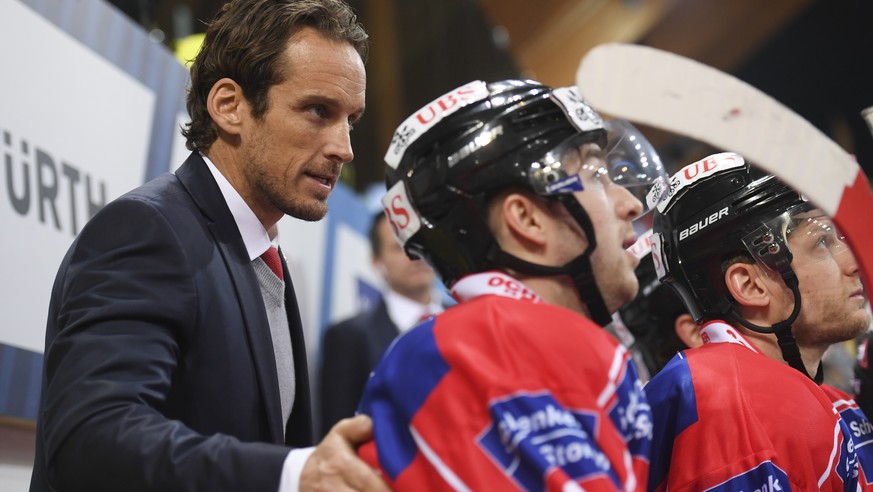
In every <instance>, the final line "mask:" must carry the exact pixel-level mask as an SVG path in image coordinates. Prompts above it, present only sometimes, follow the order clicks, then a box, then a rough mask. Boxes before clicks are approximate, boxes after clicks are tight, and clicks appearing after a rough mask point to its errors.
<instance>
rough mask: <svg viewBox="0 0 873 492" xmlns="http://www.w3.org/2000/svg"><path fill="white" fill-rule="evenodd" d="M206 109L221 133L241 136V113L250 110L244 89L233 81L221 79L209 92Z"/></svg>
mask: <svg viewBox="0 0 873 492" xmlns="http://www.w3.org/2000/svg"><path fill="white" fill-rule="evenodd" d="M206 109H207V110H208V111H209V116H211V117H212V121H214V122H215V124H216V125H217V126H218V127H219V128H220V129H221V131H223V132H225V133H229V134H231V135H237V134H239V133H240V131H241V128H240V127H241V125H242V114H241V113H242V111H246V110H247V109H248V106H247V103H246V99H245V97H244V96H243V91H242V87H240V85H239V84H237V83H236V82H234V81H233V79H229V78H226V77H225V78H223V79H220V80H219V81H217V82H216V83H215V84H214V85H213V86H212V89H211V90H210V91H209V96H208V97H207V99H206Z"/></svg>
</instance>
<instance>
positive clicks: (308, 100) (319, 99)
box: [301, 94, 366, 119]
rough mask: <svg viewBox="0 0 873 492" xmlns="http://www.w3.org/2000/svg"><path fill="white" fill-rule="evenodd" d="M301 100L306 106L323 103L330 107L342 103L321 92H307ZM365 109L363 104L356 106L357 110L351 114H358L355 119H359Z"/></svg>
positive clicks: (335, 106) (338, 106) (337, 106)
mask: <svg viewBox="0 0 873 492" xmlns="http://www.w3.org/2000/svg"><path fill="white" fill-rule="evenodd" d="M301 101H302V104H303V105H304V106H308V105H310V104H323V105H325V106H329V107H331V108H340V107H342V103H341V102H340V101H339V100H338V99H336V98H333V97H329V96H325V95H323V94H307V95H305V96H303V98H302V99H301ZM365 109H366V107H365V106H361V107H360V108H358V110H357V111H354V112H352V114H356V115H358V118H357V119H360V118H361V117H362V116H364V110H365Z"/></svg>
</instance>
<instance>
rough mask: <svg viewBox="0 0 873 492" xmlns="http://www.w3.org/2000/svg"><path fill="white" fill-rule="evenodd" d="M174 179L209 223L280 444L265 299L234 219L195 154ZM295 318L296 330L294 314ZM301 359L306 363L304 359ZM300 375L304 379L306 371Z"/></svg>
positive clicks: (295, 342) (279, 416)
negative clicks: (237, 301) (223, 263)
mask: <svg viewBox="0 0 873 492" xmlns="http://www.w3.org/2000/svg"><path fill="white" fill-rule="evenodd" d="M176 176H177V177H178V178H179V181H180V182H181V183H182V185H183V186H184V187H185V189H186V190H188V193H190V194H191V197H192V198H193V199H194V202H195V203H196V204H197V206H198V207H199V208H200V210H201V211H202V212H203V214H204V215H205V216H206V217H207V219H208V226H209V229H210V232H211V233H212V235H213V237H214V238H215V243H216V246H217V247H218V250H219V251H220V253H221V256H222V257H223V259H224V262H225V265H226V266H227V269H228V272H229V274H230V278H231V281H232V283H233V287H234V290H235V292H236V296H237V299H238V300H239V306H240V310H241V311H242V316H243V320H244V323H245V329H246V336H247V337H248V340H249V346H250V348H251V355H252V361H253V363H254V366H255V372H256V374H257V378H258V385H259V387H260V390H261V394H262V395H263V397H264V407H265V409H266V414H267V422H268V424H269V426H270V433H271V437H272V440H273V442H276V443H281V442H284V441H285V439H284V436H283V433H282V408H281V402H280V399H279V379H278V375H277V374H276V359H275V355H274V353H273V340H272V337H271V335H270V325H269V321H268V320H267V313H266V311H265V309H264V301H263V299H262V297H261V290H260V284H259V283H258V279H257V277H256V276H255V272H254V270H253V269H252V267H251V262H250V261H249V257H248V252H247V251H246V248H245V244H244V243H243V240H242V237H241V236H240V233H239V229H238V228H237V226H236V221H235V220H234V218H233V215H232V214H231V213H230V210H229V209H228V208H227V203H226V202H225V201H224V197H223V196H222V194H221V190H220V189H219V188H218V185H217V184H216V183H215V179H214V178H213V177H212V174H211V173H210V172H209V168H208V167H207V166H206V163H205V162H204V161H203V159H202V158H201V157H200V155H199V154H198V153H196V152H194V153H192V154H191V156H190V157H188V159H187V160H186V161H185V163H184V164H183V165H182V167H180V168H179V169H178V170H177V171H176ZM286 278H288V277H286ZM286 290H291V293H292V297H293V288H292V289H286ZM286 302H287V298H286ZM294 309H295V311H296V309H297V304H296V301H295V303H294ZM296 320H297V325H298V328H299V324H300V316H299V314H298V315H297V318H296ZM293 322H294V321H293V319H292V318H291V317H289V324H291V323H293ZM294 331H295V330H294V329H293V328H292V343H293V348H294V356H295V360H296V357H297V352H298V345H300V346H301V347H302V345H303V340H302V336H301V337H300V338H301V340H300V341H298V340H296V339H295V338H293V333H294ZM297 331H299V329H298V330H297ZM304 352H305V350H304ZM303 361H304V364H305V361H306V359H305V355H304V358H303ZM296 369H297V368H296V367H295V370H296ZM303 375H304V376H305V373H304V374H303ZM296 379H297V385H298V386H297V390H296V391H297V393H298V394H300V393H301V392H302V391H303V388H300V381H301V379H302V378H300V377H298V378H296ZM306 391H307V393H305V394H307V395H308V387H307V388H306ZM307 401H308V400H307ZM295 408H296V404H295Z"/></svg>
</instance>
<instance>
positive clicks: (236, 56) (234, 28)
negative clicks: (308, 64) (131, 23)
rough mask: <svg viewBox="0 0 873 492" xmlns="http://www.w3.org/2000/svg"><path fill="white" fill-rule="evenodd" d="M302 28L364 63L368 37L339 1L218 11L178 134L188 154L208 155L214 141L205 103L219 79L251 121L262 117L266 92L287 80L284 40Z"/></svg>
mask: <svg viewBox="0 0 873 492" xmlns="http://www.w3.org/2000/svg"><path fill="white" fill-rule="evenodd" d="M304 27H311V28H313V29H315V30H316V31H318V32H319V33H320V34H321V35H322V36H324V37H326V38H328V39H332V40H335V41H345V42H348V43H349V44H351V45H352V46H353V47H354V48H355V50H356V51H357V52H358V54H359V55H360V56H361V59H362V60H364V61H366V59H367V50H368V47H369V44H368V43H369V41H368V36H367V32H366V31H365V30H364V28H363V26H362V25H361V24H360V23H359V22H358V20H357V17H356V16H355V14H354V12H353V11H352V9H351V8H350V7H349V6H348V5H347V4H346V3H345V2H343V1H342V0H233V1H232V2H229V3H227V4H225V5H224V7H222V9H221V11H220V12H219V13H218V14H217V15H216V16H215V19H213V21H212V22H211V23H210V24H209V27H208V29H207V31H206V36H205V39H204V40H203V45H202V46H201V47H200V52H199V53H198V54H197V57H196V58H195V59H194V63H193V64H192V65H191V87H190V89H189V90H188V99H187V106H188V114H189V115H190V116H191V122H190V123H188V124H187V125H185V126H186V128H184V129H183V130H182V135H184V136H185V138H186V143H185V146H186V147H188V149H189V150H197V149H200V150H207V149H209V147H210V146H211V145H212V143H213V142H214V141H215V139H216V138H218V133H217V132H216V129H215V125H214V124H213V121H212V118H211V117H210V116H209V112H208V111H207V109H206V99H207V98H208V96H209V91H210V90H212V86H213V85H215V83H216V82H217V81H219V80H221V79H222V78H225V77H227V78H230V79H233V80H234V81H235V82H236V83H237V84H239V85H240V87H242V90H243V95H244V96H245V98H246V99H247V100H248V102H249V104H251V106H252V116H254V117H255V118H260V117H262V116H263V115H264V113H266V112H267V109H268V107H269V99H268V97H267V95H268V92H269V90H270V87H272V86H274V85H276V84H279V83H281V82H282V81H284V80H285V79H286V77H288V75H289V74H288V69H289V67H287V66H286V64H285V63H284V62H283V59H282V54H283V53H284V52H285V48H286V46H287V42H288V39H289V38H290V37H291V36H293V35H294V34H296V33H297V32H299V31H300V30H301V29H302V28H304Z"/></svg>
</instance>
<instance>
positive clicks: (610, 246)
mask: <svg viewBox="0 0 873 492" xmlns="http://www.w3.org/2000/svg"><path fill="white" fill-rule="evenodd" d="M589 145H591V146H592V147H593V149H591V151H589V152H586V153H585V154H586V155H585V162H586V165H585V166H583V168H582V170H581V171H580V176H581V177H582V182H583V184H584V187H585V190H584V191H582V192H578V193H576V194H575V195H576V198H577V200H579V202H580V203H581V204H582V206H583V207H584V208H585V211H586V212H587V213H588V216H589V217H590V218H591V223H592V225H593V226H594V234H595V236H596V238H597V247H596V248H595V250H594V253H593V254H592V256H591V264H592V269H593V270H594V276H595V279H596V281H597V286H598V287H599V289H600V293H601V294H602V295H603V300H604V301H605V302H606V307H607V308H608V309H609V310H610V311H613V312H614V311H616V310H618V308H619V307H621V306H622V305H624V304H625V303H626V302H628V301H630V300H631V299H633V297H634V296H635V295H636V293H637V290H638V288H639V282H638V281H637V277H636V275H635V274H634V269H635V268H636V266H637V264H639V260H638V259H637V258H636V257H635V256H634V255H633V254H631V253H629V252H628V251H627V248H628V247H630V246H631V245H632V244H633V243H634V242H635V241H636V233H635V232H634V228H633V225H632V223H631V221H633V219H635V218H636V217H638V216H639V214H640V212H641V211H642V203H640V201H639V200H637V199H636V198H634V196H633V195H632V194H631V193H630V192H628V191H627V189H626V188H623V187H621V186H618V185H616V184H615V183H613V182H612V180H611V179H610V178H609V176H608V175H607V173H606V171H605V168H604V161H603V158H602V153H601V152H599V151H598V150H599V148H598V147H597V146H596V145H594V144H589ZM585 150H586V151H588V150H589V149H585ZM577 254H578V253H577Z"/></svg>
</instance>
